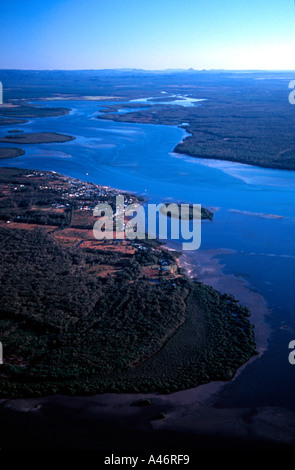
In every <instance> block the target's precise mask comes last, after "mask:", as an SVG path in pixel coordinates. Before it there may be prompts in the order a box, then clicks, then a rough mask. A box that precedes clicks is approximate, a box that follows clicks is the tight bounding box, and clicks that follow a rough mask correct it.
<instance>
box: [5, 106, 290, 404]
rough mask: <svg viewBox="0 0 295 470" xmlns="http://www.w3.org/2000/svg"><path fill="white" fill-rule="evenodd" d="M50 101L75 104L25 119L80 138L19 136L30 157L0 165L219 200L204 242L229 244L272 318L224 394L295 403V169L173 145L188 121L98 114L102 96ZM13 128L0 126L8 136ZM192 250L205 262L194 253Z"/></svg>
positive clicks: (228, 252)
mask: <svg viewBox="0 0 295 470" xmlns="http://www.w3.org/2000/svg"><path fill="white" fill-rule="evenodd" d="M39 104H40V105H42V106H44V102H42V103H39ZM46 106H52V107H55V106H64V107H68V108H71V109H72V112H71V113H70V114H69V115H67V116H60V117H56V118H52V117H51V118H40V119H35V120H34V121H29V123H27V124H25V125H22V126H17V128H18V129H23V130H25V132H41V131H43V132H44V131H48V132H61V133H64V134H69V135H73V136H75V137H76V140H75V141H72V142H68V143H63V144H42V145H39V144H35V145H21V146H20V147H21V148H23V149H24V150H25V151H26V154H25V155H24V156H22V157H19V158H16V159H11V160H2V161H1V162H0V165H1V166H10V167H22V168H36V169H40V170H54V171H57V172H59V173H62V174H65V175H68V176H72V177H77V178H80V179H82V180H87V181H92V182H94V183H101V184H103V185H109V186H113V187H116V188H120V189H123V190H128V191H133V192H136V193H138V194H143V195H147V196H148V197H149V198H150V201H151V202H162V201H163V200H165V201H170V200H171V201H173V200H177V201H181V202H191V203H199V204H202V205H203V206H205V207H212V208H216V209H218V210H217V211H216V212H215V215H214V222H207V221H206V222H205V223H203V224H202V245H201V250H220V249H223V251H222V252H221V253H219V254H217V255H216V257H217V258H218V260H219V261H220V263H221V264H222V265H223V272H224V273H226V274H231V275H235V276H236V277H238V278H240V279H242V280H245V281H247V283H248V285H249V287H250V288H251V289H252V290H253V291H255V292H258V293H260V294H261V295H262V296H263V297H264V298H265V300H266V302H267V305H268V307H269V312H270V315H269V316H268V318H267V322H268V323H269V324H270V326H271V336H270V338H269V345H268V349H267V351H266V352H265V353H264V354H263V355H262V356H261V357H260V358H259V359H257V360H256V361H254V362H253V363H251V364H250V365H249V366H248V367H246V368H245V369H244V370H243V372H242V373H241V374H240V375H239V376H238V378H237V379H236V380H235V381H233V382H232V383H230V384H229V385H227V386H226V387H225V388H224V391H223V393H222V395H221V397H220V401H221V402H222V403H223V404H225V405H226V406H266V405H275V406H286V407H289V408H292V409H294V408H295V405H294V404H293V402H294V400H292V389H293V387H294V385H295V366H291V365H290V364H289V363H288V354H289V350H288V344H289V341H290V340H292V339H295V314H294V307H295V243H294V237H295V230H294V229H295V172H291V171H279V170H270V169H263V168H257V167H251V166H246V165H241V164H234V163H230V162H219V161H212V160H210V161H209V160H202V159H196V158H192V157H188V156H181V155H177V154H174V153H172V152H173V149H174V148H175V146H176V144H177V143H178V142H180V141H181V140H182V139H183V138H184V137H185V136H186V133H185V131H184V130H183V129H180V128H177V127H170V126H160V125H143V124H128V123H116V122H111V121H104V120H101V119H97V115H98V110H99V107H101V106H102V105H101V104H99V103H98V102H84V101H80V102H79V101H73V102H69V101H60V102H56V101H55V102H54V103H51V102H46ZM122 108H123V105H122ZM15 127H16V126H11V127H10V128H11V129H13V128H15ZM10 128H9V129H10ZM6 130H7V128H5V129H3V128H0V135H1V136H2V135H6ZM0 146H2V147H7V146H8V145H7V144H0ZM11 146H12V147H15V146H16V145H15V144H11ZM273 216H279V217H273ZM189 257H190V260H191V262H192V263H197V254H196V253H189Z"/></svg>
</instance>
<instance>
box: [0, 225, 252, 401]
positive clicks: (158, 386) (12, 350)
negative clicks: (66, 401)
mask: <svg viewBox="0 0 295 470" xmlns="http://www.w3.org/2000/svg"><path fill="white" fill-rule="evenodd" d="M0 242H1V243H0V246H1V249H0V256H1V267H2V269H1V274H0V290H1V309H0V318H1V320H0V331H1V341H2V343H3V348H4V364H3V365H2V366H1V371H0V372H1V386H0V394H1V396H10V397H11V396H21V395H41V394H45V393H46V394H48V393H56V392H62V393H96V392H105V391H127V390H128V391H151V390H161V391H167V392H168V391H172V390H176V389H181V388H186V387H190V386H195V385H198V384H200V383H205V382H208V381H210V380H212V379H229V378H231V377H232V376H233V375H234V373H235V370H236V369H237V367H239V366H240V365H242V364H243V363H244V362H245V361H247V360H248V359H249V358H250V357H251V356H252V355H253V354H254V353H255V342H254V337H253V331H252V327H251V325H250V324H249V321H248V318H247V317H248V312H247V310H246V309H243V308H242V307H240V306H238V305H237V304H236V302H234V301H233V299H232V298H230V297H229V298H226V297H224V296H221V295H220V294H218V293H217V292H216V291H214V290H213V289H211V288H208V287H206V286H204V285H203V284H200V283H192V282H190V281H189V280H187V279H186V278H184V277H182V278H179V279H177V280H174V281H171V280H168V281H166V280H164V279H163V280H162V281H160V282H158V283H156V284H154V283H151V282H149V281H148V280H146V279H144V278H141V277H140V266H141V265H142V264H143V263H144V262H146V261H147V259H148V257H149V255H148V254H147V253H139V254H138V256H137V257H135V258H133V257H130V258H129V259H126V258H124V259H122V258H121V257H120V256H119V255H118V254H116V253H110V252H102V253H100V254H99V256H98V255H97V254H96V253H94V252H91V250H86V251H82V250H79V249H77V248H73V249H68V248H67V249H65V248H63V247H61V246H59V244H58V243H57V242H56V240H54V239H53V238H52V236H50V235H49V234H46V233H45V232H43V231H42V229H40V230H35V231H26V230H10V229H1V230H0ZM99 263H101V264H106V263H109V264H111V265H116V266H118V267H123V268H124V269H123V273H122V271H121V274H120V275H119V276H117V277H111V276H108V277H106V278H99V277H97V276H95V274H93V271H91V269H90V268H91V267H92V268H93V267H94V266H96V265H98V264H99ZM192 299H193V301H194V302H193V310H194V312H195V309H197V311H200V312H202V313H201V314H200V315H199V324H198V329H199V330H200V331H202V334H201V338H202V341H201V343H200V344H199V346H201V347H199V348H197V349H195V350H194V351H193V352H192V354H191V355H189V356H188V357H187V358H186V363H185V364H184V367H183V368H181V369H180V370H174V373H173V374H171V373H169V374H168V375H165V369H166V367H162V368H160V370H159V369H157V370H155V369H154V367H153V365H152V367H151V369H150V370H149V369H148V368H147V369H146V368H145V372H144V373H143V374H139V375H138V374H136V373H135V375H134V371H136V366H137V365H138V364H140V363H142V362H143V361H146V360H147V359H148V358H149V357H152V356H153V355H154V354H155V353H156V352H157V351H158V350H159V349H161V348H163V349H164V350H165V346H164V345H165V343H167V345H168V344H169V339H170V338H171V337H173V335H175V333H176V332H177V331H178V330H181V328H182V327H183V325H185V323H186V321H187V318H188V317H189V315H191V311H192V310H191V309H192V302H191V300H192ZM182 341H185V338H182ZM197 346H198V345H197ZM173 360H174V358H173V357H167V361H172V362H173ZM146 365H147V366H148V361H147V362H146ZM130 371H133V375H132V374H131V375H130V373H129V372H130ZM139 371H140V367H139Z"/></svg>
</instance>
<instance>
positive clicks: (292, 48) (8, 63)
mask: <svg viewBox="0 0 295 470" xmlns="http://www.w3.org/2000/svg"><path fill="white" fill-rule="evenodd" d="M294 55H295V6H294V0H245V1H240V0H84V1H83V0H1V2H0V69H37V70H43V69H47V70H48V69H63V70H66V69H69V70H71V69H105V68H142V69H152V70H161V69H167V68H184V69H187V68H194V69H197V70H200V69H236V70H241V69H242V70H247V69H268V70H294V69H295V60H294Z"/></svg>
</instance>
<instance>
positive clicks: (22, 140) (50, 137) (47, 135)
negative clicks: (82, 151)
mask: <svg viewBox="0 0 295 470" xmlns="http://www.w3.org/2000/svg"><path fill="white" fill-rule="evenodd" d="M75 138H76V137H73V136H71V135H65V134H58V133H57V132H32V133H26V134H20V135H7V136H6V137H2V138H1V139H0V142H5V143H13V144H49V143H61V142H69V141H71V140H74V139H75Z"/></svg>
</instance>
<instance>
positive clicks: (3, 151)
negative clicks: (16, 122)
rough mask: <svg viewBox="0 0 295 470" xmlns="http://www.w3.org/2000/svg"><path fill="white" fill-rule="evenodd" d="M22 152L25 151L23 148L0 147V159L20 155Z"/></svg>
mask: <svg viewBox="0 0 295 470" xmlns="http://www.w3.org/2000/svg"><path fill="white" fill-rule="evenodd" d="M24 154H25V151H24V150H23V149H18V148H9V147H5V148H0V160H4V159H6V158H16V157H21V156H22V155H24Z"/></svg>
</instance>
